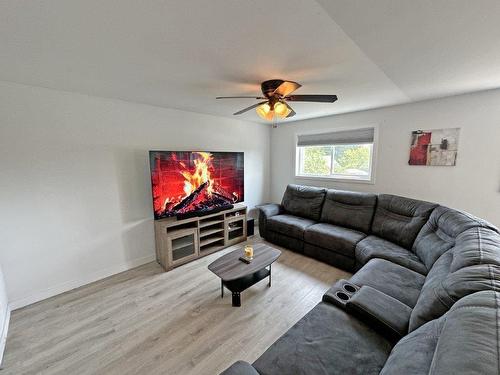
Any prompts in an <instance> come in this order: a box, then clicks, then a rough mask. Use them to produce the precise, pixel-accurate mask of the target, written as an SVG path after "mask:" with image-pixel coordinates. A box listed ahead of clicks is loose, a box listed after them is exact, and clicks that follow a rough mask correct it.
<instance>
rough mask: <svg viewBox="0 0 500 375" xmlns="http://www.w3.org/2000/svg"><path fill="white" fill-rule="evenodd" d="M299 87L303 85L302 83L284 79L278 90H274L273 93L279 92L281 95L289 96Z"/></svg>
mask: <svg viewBox="0 0 500 375" xmlns="http://www.w3.org/2000/svg"><path fill="white" fill-rule="evenodd" d="M299 87H302V85H301V84H300V83H297V82H293V81H284V82H283V83H282V84H281V85H279V86H278V87H277V88H276V90H274V92H273V95H276V94H278V95H280V96H287V95H290V94H291V93H292V92H294V91H295V90H297V89H298V88H299Z"/></svg>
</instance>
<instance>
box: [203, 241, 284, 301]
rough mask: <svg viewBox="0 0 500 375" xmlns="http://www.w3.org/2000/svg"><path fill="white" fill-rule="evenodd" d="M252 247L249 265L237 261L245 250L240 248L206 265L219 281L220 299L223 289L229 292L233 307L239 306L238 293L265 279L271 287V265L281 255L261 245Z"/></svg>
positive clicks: (271, 248) (276, 250)
mask: <svg viewBox="0 0 500 375" xmlns="http://www.w3.org/2000/svg"><path fill="white" fill-rule="evenodd" d="M252 246H253V260H252V262H251V263H244V262H242V261H241V260H240V259H239V258H240V257H241V256H243V254H244V248H245V247H244V246H241V247H240V248H239V249H237V250H234V251H231V252H230V253H228V254H226V255H223V256H221V257H220V258H219V259H217V260H216V261H214V262H212V263H210V264H209V265H208V269H209V270H210V271H212V272H213V273H215V274H216V275H217V276H219V277H220V279H221V298H224V287H226V288H227V289H229V290H230V291H231V293H232V296H233V300H232V302H233V306H241V296H240V293H241V292H243V291H244V290H245V289H247V288H249V287H251V286H252V285H254V284H256V283H258V282H259V281H261V280H263V279H265V278H266V277H269V287H270V286H271V265H272V264H273V263H274V261H275V260H276V259H278V258H279V256H280V255H281V251H279V250H278V249H275V248H273V247H271V246H268V245H266V244H263V243H258V244H253V245H252ZM267 267H269V268H267Z"/></svg>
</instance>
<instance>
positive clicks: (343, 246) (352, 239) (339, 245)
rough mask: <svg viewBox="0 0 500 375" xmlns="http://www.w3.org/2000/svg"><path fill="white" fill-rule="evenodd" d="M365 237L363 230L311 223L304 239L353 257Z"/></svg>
mask: <svg viewBox="0 0 500 375" xmlns="http://www.w3.org/2000/svg"><path fill="white" fill-rule="evenodd" d="M365 237H366V234H364V233H362V232H358V231H356V230H353V229H348V228H343V227H340V226H337V225H332V224H325V223H320V224H314V225H311V226H310V227H307V229H306V231H305V233H304V240H305V241H306V242H307V243H310V244H312V245H316V246H319V247H322V248H324V249H329V250H332V251H335V252H336V253H340V254H342V255H345V256H348V257H351V258H353V259H354V248H355V247H356V244H357V243H358V242H359V241H361V240H362V239H363V238H365Z"/></svg>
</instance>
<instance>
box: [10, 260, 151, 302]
mask: <svg viewBox="0 0 500 375" xmlns="http://www.w3.org/2000/svg"><path fill="white" fill-rule="evenodd" d="M155 259H156V258H155V255H154V254H151V255H148V256H145V257H142V258H137V259H133V260H130V261H127V262H125V263H122V264H117V265H115V266H112V267H108V268H105V269H102V270H100V271H97V272H94V273H92V274H89V275H87V276H85V277H82V278H79V279H75V280H70V281H67V282H64V283H62V284H59V285H55V286H53V287H50V288H48V289H45V290H40V291H36V292H35V293H33V294H30V295H28V296H25V297H21V298H17V299H15V300H13V301H11V303H10V307H11V309H12V310H16V309H19V308H21V307H24V306H27V305H31V304H32V303H35V302H38V301H41V300H44V299H47V298H49V297H53V296H55V295H58V294H61V293H64V292H67V291H68V290H71V289H75V288H78V287H80V286H83V285H86V284H90V283H92V282H94V281H98V280H101V279H104V278H106V277H109V276H112V275H115V274H117V273H120V272H123V271H127V270H129V269H131V268H134V267H138V266H141V265H143V264H146V263H149V262H152V261H154V260H155Z"/></svg>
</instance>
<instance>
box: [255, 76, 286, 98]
mask: <svg viewBox="0 0 500 375" xmlns="http://www.w3.org/2000/svg"><path fill="white" fill-rule="evenodd" d="M283 82H285V81H283V80H282V79H270V80H268V81H264V82H262V83H261V84H260V87H261V89H262V93H263V94H264V96H265V97H266V98H271V97H272V96H273V93H274V91H275V90H276V89H277V88H278V87H279V85H281V84H282V83H283Z"/></svg>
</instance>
